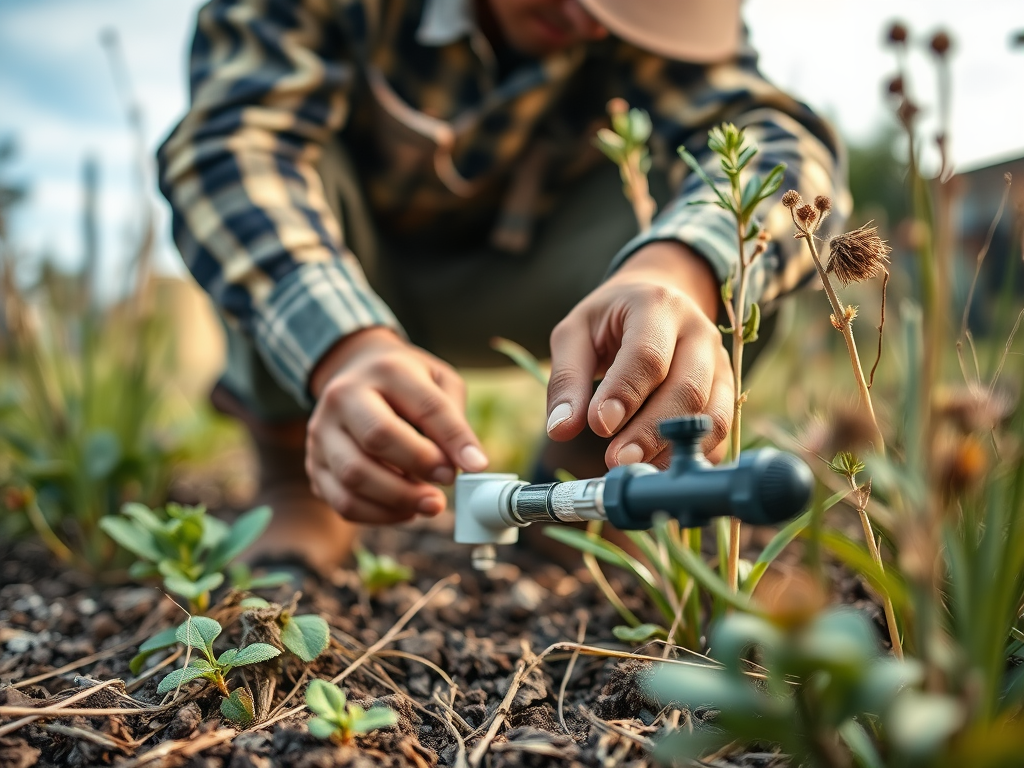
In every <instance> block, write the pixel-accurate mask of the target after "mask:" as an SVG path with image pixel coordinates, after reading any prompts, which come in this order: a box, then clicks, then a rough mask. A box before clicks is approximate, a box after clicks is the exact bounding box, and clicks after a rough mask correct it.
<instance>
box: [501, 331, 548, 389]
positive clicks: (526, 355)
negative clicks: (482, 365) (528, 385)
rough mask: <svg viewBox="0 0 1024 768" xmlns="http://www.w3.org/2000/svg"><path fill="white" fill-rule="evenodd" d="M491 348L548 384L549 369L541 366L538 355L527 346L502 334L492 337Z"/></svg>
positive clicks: (545, 384)
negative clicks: (534, 354) (533, 353)
mask: <svg viewBox="0 0 1024 768" xmlns="http://www.w3.org/2000/svg"><path fill="white" fill-rule="evenodd" d="M491 349H493V350H494V351H495V352H500V353H501V354H503V355H505V356H506V357H508V358H510V359H511V360H512V362H513V363H515V364H516V365H518V366H519V367H520V368H522V369H523V370H524V371H526V372H527V373H528V374H530V375H531V376H533V378H535V379H536V380H537V381H539V382H540V383H541V384H543V385H544V386H545V387H546V386H547V385H548V374H547V371H545V370H544V369H543V368H541V367H540V362H539V361H538V360H537V358H536V357H534V356H533V355H532V354H530V351H529V350H528V349H526V347H523V346H521V345H519V344H516V343H515V342H514V341H510V340H509V339H505V338H502V337H501V336H495V337H494V338H493V339H491Z"/></svg>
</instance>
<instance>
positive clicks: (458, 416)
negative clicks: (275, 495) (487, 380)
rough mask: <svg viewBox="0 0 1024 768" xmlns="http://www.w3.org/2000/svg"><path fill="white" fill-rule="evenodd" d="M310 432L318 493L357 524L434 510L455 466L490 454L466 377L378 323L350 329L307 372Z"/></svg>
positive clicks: (468, 465)
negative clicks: (469, 411) (469, 414)
mask: <svg viewBox="0 0 1024 768" xmlns="http://www.w3.org/2000/svg"><path fill="white" fill-rule="evenodd" d="M310 390H311V392H312V394H313V396H314V397H315V398H316V401H317V404H316V408H315V409H314V410H313V415H312V416H311V417H310V420H309V429H308V433H307V438H306V473H307V474H308V475H309V479H310V483H311V485H312V488H313V492H314V493H315V494H316V495H317V496H319V497H320V498H322V499H323V500H324V501H326V502H327V503H328V504H330V505H331V506H332V507H333V508H334V509H336V510H337V511H338V512H339V513H341V515H342V516H343V517H345V518H347V519H349V520H351V521H353V522H358V523H372V524H385V523H398V522H402V521H404V520H408V519H410V518H412V517H414V516H416V515H417V514H420V515H430V516H433V515H436V514H438V513H440V512H441V511H442V510H443V509H444V508H445V496H444V493H442V492H441V490H440V489H439V488H437V487H436V486H435V485H433V483H438V484H441V485H448V484H450V483H452V482H453V481H454V480H455V469H456V468H459V469H463V470H465V471H467V472H480V471H481V470H483V469H485V468H486V467H487V457H486V456H485V455H484V453H483V451H482V450H481V448H480V442H479V440H477V438H476V435H474V434H473V430H472V428H471V427H470V426H469V423H468V422H467V421H466V417H465V415H464V414H465V399H466V395H465V385H464V384H463V382H462V379H461V378H460V377H459V375H458V374H457V373H456V372H455V371H454V369H452V368H451V366H449V365H448V364H446V363H444V362H442V361H441V360H439V359H438V358H436V357H434V356H433V355H431V354H429V353H427V352H425V351H423V350H422V349H419V348H418V347H414V346H413V345H411V344H409V343H408V342H406V341H404V340H403V339H401V338H400V337H399V336H398V335H397V334H396V333H395V332H394V331H391V330H390V329H387V328H382V327H374V328H367V329H365V330H362V331H358V332H356V333H354V334H352V335H350V336H346V337H345V338H344V339H342V340H341V341H340V342H338V344H336V345H335V346H334V347H333V348H332V349H331V350H330V351H329V352H328V353H327V354H326V355H325V356H324V357H323V358H322V359H321V361H320V362H319V363H318V365H317V367H316V368H315V369H314V371H313V375H312V377H311V379H310Z"/></svg>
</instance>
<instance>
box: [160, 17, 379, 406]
mask: <svg viewBox="0 0 1024 768" xmlns="http://www.w3.org/2000/svg"><path fill="white" fill-rule="evenodd" d="M345 49H346V41H345V39H344V36H343V34H342V30H341V29H340V28H339V26H338V22H337V21H336V20H335V19H333V18H332V17H331V16H330V10H329V8H328V5H327V4H326V3H324V2H320V1H319V0H295V1H294V2H281V1H280V0H213V2H211V3H209V4H207V5H206V6H204V7H203V9H202V10H201V11H200V13H199V18H198V26H197V31H196V36H195V40H194V43H193V46H192V54H191V93H192V106H191V109H190V110H189V112H188V114H187V115H186V117H185V118H184V120H183V121H182V122H181V124H180V125H178V127H177V128H176V129H175V130H174V132H173V133H172V134H171V136H170V137H169V138H168V139H167V141H166V142H165V143H164V145H163V146H162V147H161V148H160V150H159V153H158V160H159V165H160V188H161V191H162V192H163V193H164V195H165V196H166V197H167V199H168V201H170V203H171V207H172V209H173V232H174V239H175V241H176V243H177V245H178V248H179V250H180V251H181V254H182V256H183V258H184V260H185V263H186V264H187V265H188V267H189V269H190V270H191V272H192V274H193V275H194V276H195V278H196V280H197V281H198V282H199V283H200V285H202V286H203V288H205V289H206V291H207V292H208V293H209V294H210V295H211V296H212V298H213V299H214V301H215V302H216V304H217V305H218V306H219V308H220V309H221V311H222V312H223V313H224V314H225V315H226V316H227V317H228V319H229V321H232V322H237V323H238V324H239V325H240V327H241V328H242V329H243V330H244V331H245V332H246V333H247V334H249V335H250V336H251V337H252V338H253V339H254V341H255V344H256V347H257V349H258V350H259V351H260V353H261V355H262V357H263V359H264V361H265V362H266V363H267V365H268V367H269V368H270V370H271V372H272V373H273V374H274V376H275V378H276V379H277V380H278V381H279V382H280V383H281V384H282V385H283V386H285V387H286V388H287V389H288V390H289V391H290V392H291V393H292V394H293V395H294V396H295V397H296V398H297V399H298V400H299V401H300V402H302V403H305V404H308V403H309V400H310V397H309V392H308V381H309V377H310V374H311V372H312V369H313V368H314V366H315V365H316V363H317V362H318V361H319V359H320V358H321V356H322V355H323V354H324V353H326V352H327V351H328V350H329V349H330V348H331V347H332V346H333V345H334V344H335V342H337V341H338V340H339V339H341V338H342V337H344V336H346V335H347V334H350V333H352V332H354V331H356V330H359V329H361V328H367V327H372V326H377V325H384V326H389V327H393V328H395V329H398V322H397V320H396V319H395V317H394V316H393V315H392V313H391V311H390V310H389V309H388V307H387V306H386V305H385V304H384V302H383V301H382V300H381V299H380V298H379V297H378V296H377V295H376V294H374V292H373V291H372V290H371V289H370V287H369V285H368V283H367V281H366V278H365V276H364V275H363V273H362V270H361V268H360V267H359V264H358V262H357V261H356V259H355V257H354V256H353V254H352V253H350V252H349V251H348V250H346V248H345V246H344V244H343V242H342V235H341V230H340V226H339V225H338V223H337V221H336V219H335V218H334V216H333V215H332V214H331V212H330V210H329V207H328V205H327V201H326V199H325V196H324V191H323V187H322V184H321V181H320V177H319V175H318V173H317V170H316V163H317V161H318V159H319V156H320V152H321V147H322V145H323V143H324V142H325V141H326V140H327V139H328V137H329V136H330V135H331V134H332V133H333V132H335V131H337V130H338V129H339V128H340V127H341V125H342V123H343V121H344V119H345V116H346V112H347V100H346V93H347V91H348V89H349V88H350V86H351V84H352V80H353V77H354V71H353V68H352V66H351V65H350V64H349V63H348V62H347V61H346V60H345V59H344V57H343V55H340V54H339V52H343V51H345Z"/></svg>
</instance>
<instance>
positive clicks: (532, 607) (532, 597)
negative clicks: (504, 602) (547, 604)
mask: <svg viewBox="0 0 1024 768" xmlns="http://www.w3.org/2000/svg"><path fill="white" fill-rule="evenodd" d="M509 596H510V597H511V599H512V605H514V606H515V607H516V608H521V609H522V610H524V611H529V612H530V613H533V612H534V611H536V610H537V609H538V608H540V607H541V605H543V604H544V601H545V600H546V599H547V597H548V591H547V590H546V589H544V587H542V586H541V585H540V584H538V583H537V582H535V581H534V580H533V579H527V578H522V579H519V580H518V581H517V582H516V583H515V584H513V585H512V589H511V590H510V594H509Z"/></svg>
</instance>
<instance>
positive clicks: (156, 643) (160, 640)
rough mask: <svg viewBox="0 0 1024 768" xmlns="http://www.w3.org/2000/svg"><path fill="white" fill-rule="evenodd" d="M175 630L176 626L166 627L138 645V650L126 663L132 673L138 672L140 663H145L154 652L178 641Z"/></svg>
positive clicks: (176, 629) (140, 667)
mask: <svg viewBox="0 0 1024 768" xmlns="http://www.w3.org/2000/svg"><path fill="white" fill-rule="evenodd" d="M177 631H178V628H177V627H168V628H167V629H165V630H164V631H163V632H158V633H157V634H155V635H153V636H152V637H151V638H149V640H147V641H146V642H144V643H143V644H142V645H140V646H139V652H138V653H137V654H136V655H135V657H134V658H133V659H132V660H131V662H130V663H129V664H128V668H129V669H130V670H131V671H132V674H133V675H137V674H139V671H140V670H141V669H142V665H143V664H145V663H146V659H148V658H149V657H150V656H152V655H153V654H154V653H156V652H157V651H161V650H163V649H164V648H170V647H171V646H172V645H175V644H176V643H177V642H178V637H177Z"/></svg>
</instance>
